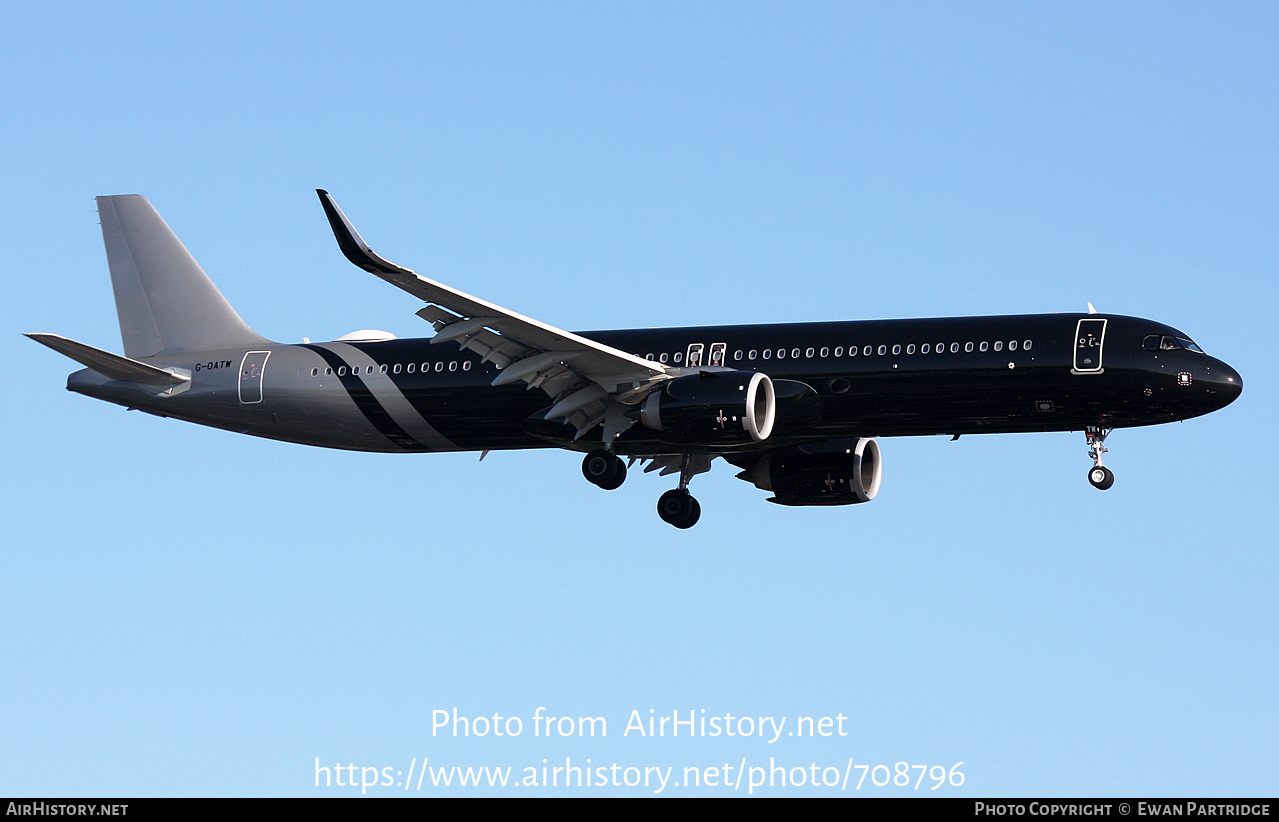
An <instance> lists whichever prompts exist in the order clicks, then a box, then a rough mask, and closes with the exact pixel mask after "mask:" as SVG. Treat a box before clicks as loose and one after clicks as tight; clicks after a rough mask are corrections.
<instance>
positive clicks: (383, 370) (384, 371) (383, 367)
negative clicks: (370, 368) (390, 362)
mask: <svg viewBox="0 0 1279 822" xmlns="http://www.w3.org/2000/svg"><path fill="white" fill-rule="evenodd" d="M382 373H383V374H385V373H386V363H383V364H382Z"/></svg>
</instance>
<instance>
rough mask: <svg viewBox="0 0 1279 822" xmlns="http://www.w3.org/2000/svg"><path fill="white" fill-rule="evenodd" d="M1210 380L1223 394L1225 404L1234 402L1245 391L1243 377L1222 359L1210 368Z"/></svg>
mask: <svg viewBox="0 0 1279 822" xmlns="http://www.w3.org/2000/svg"><path fill="white" fill-rule="evenodd" d="M1208 382H1209V384H1210V385H1211V386H1212V389H1213V390H1214V391H1216V392H1218V393H1219V394H1220V395H1221V398H1222V400H1223V402H1222V403H1221V404H1222V405H1223V406H1225V405H1229V404H1230V403H1232V402H1234V401H1235V399H1236V398H1238V396H1239V395H1240V394H1242V393H1243V378H1242V377H1240V376H1239V372H1238V371H1236V370H1235V369H1233V368H1231V367H1230V366H1229V365H1226V364H1225V363H1224V362H1222V361H1221V360H1217V361H1216V362H1215V363H1214V364H1213V367H1212V368H1211V369H1209V377H1208Z"/></svg>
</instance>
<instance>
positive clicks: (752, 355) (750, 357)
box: [746, 348, 755, 360]
mask: <svg viewBox="0 0 1279 822" xmlns="http://www.w3.org/2000/svg"><path fill="white" fill-rule="evenodd" d="M746 359H748V360H753V359H755V349H753V348H752V349H751V350H750V351H749V352H747V354H746Z"/></svg>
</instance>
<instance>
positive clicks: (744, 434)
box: [27, 190, 1243, 528]
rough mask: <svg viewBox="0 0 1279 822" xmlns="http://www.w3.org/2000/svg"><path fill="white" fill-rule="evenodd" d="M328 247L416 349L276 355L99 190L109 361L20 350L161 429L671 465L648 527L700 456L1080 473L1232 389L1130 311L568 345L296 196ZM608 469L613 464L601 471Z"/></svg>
mask: <svg viewBox="0 0 1279 822" xmlns="http://www.w3.org/2000/svg"><path fill="white" fill-rule="evenodd" d="M318 193H319V196H320V201H321V203H322V204H323V206H324V210H325V213H326V214H327V216H328V219H329V223H330V225H331V227H332V229H333V233H334V235H335V237H336V238H337V242H338V246H339V247H340V248H341V250H342V253H343V254H344V255H345V256H346V257H347V259H349V260H350V261H351V262H352V263H354V264H355V265H357V266H359V267H360V268H362V269H364V270H366V271H369V272H371V273H373V274H376V275H377V276H379V277H381V278H382V279H384V280H386V281H388V282H390V283H391V284H393V285H396V286H398V287H400V288H402V289H404V290H405V291H407V292H409V293H410V294H412V295H414V296H415V297H418V298H419V299H421V300H423V301H424V302H426V303H427V305H426V307H424V308H422V309H421V310H419V311H418V312H417V314H418V316H420V317H421V318H422V319H424V320H426V321H427V322H429V323H431V325H432V326H433V327H434V330H435V334H434V336H432V337H430V338H427V339H409V340H401V339H396V338H395V336H394V335H392V334H389V333H386V332H381V331H371V330H366V331H357V332H354V333H352V334H347V335H345V336H343V337H339V338H338V339H337V340H334V341H333V342H328V343H311V342H309V341H308V342H305V343H303V344H301V345H283V344H280V343H275V342H272V341H270V340H267V339H265V338H264V337H261V336H259V335H258V334H256V333H255V332H253V331H252V330H250V328H249V327H248V326H247V325H246V324H245V323H244V321H243V320H242V319H241V318H240V316H239V315H238V314H237V313H236V312H235V310H234V309H233V308H232V307H231V305H230V304H229V303H228V302H227V301H226V299H225V298H224V297H223V296H222V294H221V293H220V292H219V291H218V290H217V288H216V287H215V286H214V285H213V283H212V282H211V281H210V280H209V278H208V277H207V275H205V273H204V271H203V269H201V268H200V266H199V264H198V263H196V261H195V259H194V258H193V257H192V256H191V255H190V253H189V252H188V251H187V250H186V248H185V247H184V246H183V245H182V243H181V242H180V241H179V240H178V238H177V236H176V235H175V234H174V233H173V231H172V230H171V229H170V228H169V227H168V225H167V224H166V223H165V222H164V220H163V219H161V217H160V215H159V214H158V213H157V212H156V211H155V209H154V208H152V206H151V204H150V203H149V202H148V201H147V200H146V199H145V198H143V197H140V196H137V195H122V196H114V197H99V198H98V211H99V215H100V217H101V221H102V234H103V238H104V240H105V242H106V248H107V261H108V264H109V266H110V269H111V281H112V285H113V287H114V291H115V301H116V310H117V313H118V315H119V319H120V332H121V336H122V337H123V340H124V353H125V355H124V356H119V355H117V354H111V353H109V352H106V351H102V350H100V349H97V348H93V347H90V346H87V345H84V344H83V343H78V342H75V341H73V340H69V339H67V338H65V337H60V336H57V335H54V334H28V335H27V336H29V337H31V338H32V339H34V340H36V341H38V342H41V343H43V344H45V345H47V346H49V347H50V348H52V349H54V350H55V351H58V352H60V353H62V354H65V355H66V356H68V357H71V358H72V359H74V360H76V361H78V362H80V363H81V364H83V365H85V366H87V368H86V369H85V370H81V371H77V372H75V373H73V374H71V376H70V377H69V378H68V380H67V388H68V389H69V390H71V391H75V392H78V393H81V394H87V395H88V396H91V397H96V398H98V399H103V400H107V401H108V402H113V403H117V404H119V405H123V406H126V407H128V408H137V409H140V410H142V411H146V412H148V413H151V414H156V415H158V416H162V417H176V418H178V419H183V420H187V421H190V422H195V423H200V424H202V425H209V426H213V427H215V428H223V429H226V430H228V431H236V432H240V433H245V434H253V435H255V436H260V437H269V438H272V439H278V440H286V441H289V442H297V443H304V444H307V445H319V446H325V447H329V448H344V449H351V450H357V451H393V452H399V451H467V450H470V451H490V450H495V449H513V448H546V447H558V448H565V449H568V450H573V451H579V452H586V454H585V457H584V459H583V461H582V473H583V474H584V475H585V476H586V478H587V479H588V480H590V481H591V482H592V483H594V484H595V485H598V486H599V487H600V488H604V489H614V488H617V487H619V486H620V485H621V484H622V482H623V481H624V480H625V479H626V470H627V465H628V464H630V465H634V464H635V462H636V461H640V462H643V463H644V464H645V466H646V467H645V470H647V471H653V470H659V471H661V472H662V473H663V474H673V473H678V474H679V484H678V487H676V488H674V489H672V490H670V491H667V492H666V493H664V494H662V496H661V499H660V500H659V501H658V505H657V508H658V513H659V515H660V516H661V518H662V519H663V520H665V521H666V522H668V523H670V524H671V525H674V526H675V527H677V528H688V527H691V526H692V525H693V524H694V523H696V522H697V519H698V517H699V515H700V513H701V508H700V506H699V505H698V503H697V500H695V499H694V498H693V496H692V495H691V494H689V492H688V484H689V480H690V479H691V478H692V477H693V476H694V475H696V474H698V473H701V472H704V471H708V470H709V469H710V467H711V463H712V462H713V461H714V459H715V458H716V457H723V458H724V459H725V460H726V461H727V462H729V463H731V464H732V465H734V466H736V467H737V468H739V469H741V470H740V473H738V474H737V476H738V477H740V478H741V479H743V480H746V481H747V482H750V483H752V484H754V485H755V486H756V487H758V488H760V489H762V490H764V491H768V492H771V493H772V496H771V497H770V498H769V501H770V502H776V503H780V504H782V505H850V504H854V503H861V502H868V501H870V500H871V499H874V497H875V495H876V493H878V491H879V486H880V480H881V478H882V475H883V468H882V466H883V463H882V461H881V457H880V450H879V445H878V443H877V441H876V440H875V437H896V436H922V435H936V434H946V435H950V436H952V437H958V436H960V435H963V434H994V433H1007V432H1025V431H1083V432H1084V435H1085V438H1086V442H1087V446H1088V455H1089V456H1090V457H1091V458H1092V460H1093V467H1092V468H1091V469H1090V470H1089V474H1088V479H1089V481H1090V482H1091V483H1092V484H1093V485H1094V486H1096V487H1097V488H1099V489H1102V490H1105V489H1107V488H1109V487H1110V486H1111V484H1112V483H1113V482H1114V474H1113V473H1112V472H1111V470H1110V469H1109V468H1107V467H1105V466H1104V465H1103V464H1102V454H1103V453H1105V452H1106V450H1107V449H1106V446H1105V440H1106V436H1107V434H1109V433H1110V432H1111V430H1113V429H1115V428H1126V427H1132V426H1139V425H1154V424H1156V423H1162V422H1171V421H1173V420H1184V419H1188V418H1190V417H1196V416H1199V415H1201V414H1207V413H1208V412H1210V411H1215V410H1216V409H1218V408H1221V407H1223V406H1225V405H1227V404H1229V403H1230V402H1232V401H1233V400H1234V399H1235V398H1236V397H1238V396H1239V393H1240V391H1241V390H1242V387H1243V384H1242V381H1241V380H1240V377H1239V374H1238V373H1237V372H1236V371H1235V370H1234V369H1233V368H1231V367H1230V366H1229V365H1227V364H1226V363H1224V362H1222V361H1221V360H1218V359H1215V358H1213V357H1211V356H1209V355H1208V354H1206V353H1204V351H1203V350H1202V349H1201V348H1200V347H1199V346H1198V345H1196V344H1195V343H1194V342H1192V341H1191V339H1190V338H1189V337H1188V336H1186V335H1185V334H1183V333H1181V332H1180V331H1178V330H1176V329H1174V328H1170V327H1168V326H1166V325H1163V324H1161V323H1157V322H1152V321H1150V320H1142V319H1137V318H1135V317H1122V316H1116V315H1108V314H1099V313H1096V312H1095V311H1093V310H1092V306H1091V304H1090V305H1089V309H1090V310H1089V313H1086V314H1082V313H1081V314H1036V315H1023V316H999V317H961V318H950V319H915V320H875V321H857V322H821V323H789V324H778V325H734V326H706V327H695V328H670V329H650V330H629V331H594V332H583V333H580V334H575V333H570V332H568V331H563V330H561V329H558V328H554V327H552V326H549V325H546V324H545V323H541V322H538V321H536V320H532V319H529V318H528V317H524V316H521V315H519V314H516V313H514V312H511V311H508V310H506V309H504V308H499V307H498V306H496V305H493V304H492V303H489V302H486V301H484V300H480V299H478V298H475V297H471V296H469V295H467V294H463V293H462V292H460V291H457V290H455V289H452V288H449V287H448V286H445V285H442V284H440V283H437V282H435V281H433V280H429V279H427V278H425V277H422V276H420V275H418V274H415V273H414V272H412V271H410V270H409V269H406V268H403V267H401V266H398V265H395V264H394V263H391V262H388V261H386V260H384V259H382V258H381V257H379V256H378V255H377V254H374V253H373V251H372V250H371V249H370V248H369V247H368V245H367V244H366V243H365V242H364V240H363V239H362V238H361V237H360V235H359V234H358V233H357V232H356V230H355V228H354V227H353V226H352V225H351V223H350V222H349V221H348V220H347V218H346V216H345V215H344V214H343V213H342V212H341V211H340V210H339V209H338V207H337V205H336V204H335V203H334V202H333V200H332V199H331V198H330V197H329V195H328V194H327V192H324V191H322V190H321V191H319V192H318ZM623 458H629V461H628V460H625V459H623Z"/></svg>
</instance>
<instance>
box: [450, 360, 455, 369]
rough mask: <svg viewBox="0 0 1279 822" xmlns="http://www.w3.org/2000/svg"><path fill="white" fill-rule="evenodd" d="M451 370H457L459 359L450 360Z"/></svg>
mask: <svg viewBox="0 0 1279 822" xmlns="http://www.w3.org/2000/svg"><path fill="white" fill-rule="evenodd" d="M449 370H450V371H456V370H457V360H453V361H452V362H450V363H449Z"/></svg>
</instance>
